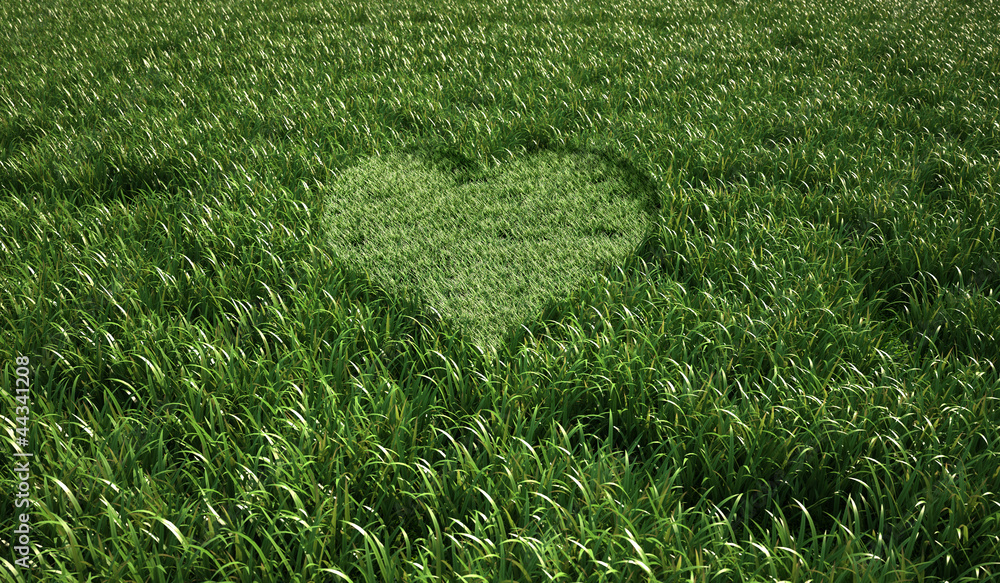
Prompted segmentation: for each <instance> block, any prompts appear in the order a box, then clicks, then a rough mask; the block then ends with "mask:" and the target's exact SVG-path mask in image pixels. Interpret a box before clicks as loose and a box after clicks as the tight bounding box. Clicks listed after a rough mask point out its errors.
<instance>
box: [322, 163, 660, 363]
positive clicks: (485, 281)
mask: <svg viewBox="0 0 1000 583" xmlns="http://www.w3.org/2000/svg"><path fill="white" fill-rule="evenodd" d="M606 158H607V156H601V155H600V154H599V153H594V152H590V153H586V152H574V153H563V154H558V153H555V152H544V153H539V154H536V155H534V156H529V157H526V158H525V159H522V160H516V161H513V162H510V163H508V164H507V165H505V166H504V167H503V168H500V169H498V170H495V171H493V172H489V173H486V172H480V173H479V175H475V174H471V175H467V176H464V177H461V173H462V172H463V171H462V170H458V169H455V168H447V167H445V168H439V167H436V166H435V164H434V163H433V162H432V160H433V156H431V155H425V157H416V156H414V155H412V154H408V155H405V156H400V155H397V156H393V157H390V158H388V159H385V160H382V159H374V160H367V161H365V162H363V163H362V164H361V165H359V166H358V167H356V168H352V169H350V170H349V171H346V172H344V173H343V174H342V175H341V176H340V177H339V178H338V180H337V182H336V184H335V185H333V186H331V187H330V190H331V191H332V193H331V194H330V195H329V198H328V200H327V209H326V215H325V216H326V223H327V226H328V229H329V231H330V235H329V239H330V243H331V247H332V251H333V252H334V253H335V254H336V255H337V256H338V257H339V258H340V259H341V260H343V261H347V262H349V263H352V264H354V265H359V266H361V267H362V268H363V269H365V270H366V271H369V272H370V273H372V274H373V275H372V277H373V279H374V280H375V281H376V282H378V283H382V284H383V285H384V286H385V287H386V288H387V289H388V290H389V293H395V294H406V293H414V292H416V294H417V296H418V298H423V299H424V301H426V302H427V303H428V305H426V306H425V307H424V309H425V310H428V311H429V310H435V311H437V312H438V313H440V314H441V315H444V316H446V317H447V318H449V319H450V320H452V325H453V326H455V327H461V328H462V329H463V331H464V333H465V335H466V336H467V337H468V338H469V340H470V341H471V342H475V343H477V344H478V345H479V346H480V347H482V348H483V349H485V350H487V351H489V352H490V353H491V354H492V353H493V352H494V351H495V349H496V348H497V346H498V344H499V343H500V342H501V341H502V340H503V336H504V335H505V334H506V333H507V332H508V331H510V330H512V329H513V330H514V331H518V330H519V329H520V327H521V324H522V322H524V321H525V320H526V319H529V318H537V317H538V316H539V315H540V313H541V310H542V308H543V306H544V305H545V304H546V303H547V302H550V301H560V300H565V299H566V298H567V297H568V296H569V295H570V293H571V292H572V291H573V290H574V288H577V287H579V286H580V285H581V284H582V283H584V282H585V281H587V280H588V279H590V278H591V277H592V276H593V275H594V274H595V273H596V272H597V270H598V269H600V268H603V269H607V268H609V267H610V266H613V265H615V264H619V263H621V262H622V261H624V260H625V258H626V257H627V256H628V255H629V254H630V253H632V252H633V251H635V249H636V248H637V247H638V246H639V245H640V244H641V243H642V241H643V239H644V237H646V236H648V235H649V230H650V224H649V223H650V220H649V215H648V214H647V212H648V211H650V210H654V209H655V206H656V205H657V204H658V201H656V200H655V198H654V197H655V192H649V193H644V192H642V191H641V190H639V188H641V185H640V184H637V183H638V182H639V181H637V180H635V179H634V178H632V177H630V176H628V174H627V172H624V171H623V169H622V168H620V167H618V166H616V165H615V164H614V162H613V161H612V160H608V159H606ZM637 190H638V192H637ZM418 301H420V300H418Z"/></svg>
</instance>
